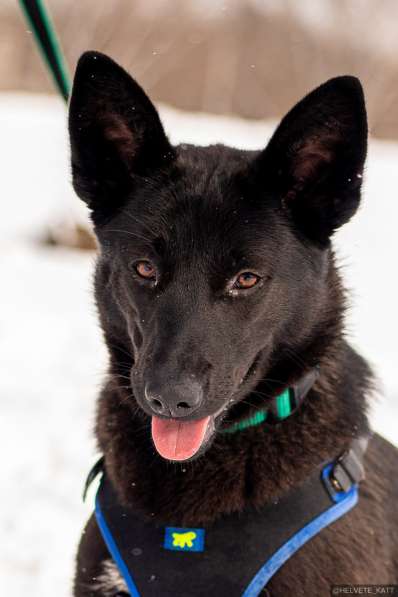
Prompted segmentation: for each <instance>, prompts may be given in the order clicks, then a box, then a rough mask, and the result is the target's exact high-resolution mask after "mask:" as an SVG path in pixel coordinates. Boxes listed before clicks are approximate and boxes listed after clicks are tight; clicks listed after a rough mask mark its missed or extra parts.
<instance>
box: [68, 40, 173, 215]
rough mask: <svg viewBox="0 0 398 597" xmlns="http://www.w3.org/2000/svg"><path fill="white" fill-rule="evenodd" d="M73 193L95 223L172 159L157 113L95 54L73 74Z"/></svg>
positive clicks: (120, 72) (82, 60)
mask: <svg viewBox="0 0 398 597" xmlns="http://www.w3.org/2000/svg"><path fill="white" fill-rule="evenodd" d="M69 134H70V142H71V158H72V175H73V185H74V188H75V190H76V192H77V194H78V195H79V197H80V198H81V199H83V201H85V202H86V203H87V204H88V206H89V207H90V208H91V210H92V212H93V219H94V221H96V220H97V221H98V220H99V219H100V218H101V217H107V216H108V215H111V214H112V213H113V211H115V210H116V208H117V207H118V205H120V204H121V203H122V202H123V200H124V198H125V197H126V196H127V194H128V193H129V192H131V191H132V189H133V188H134V183H135V180H136V179H137V178H138V177H142V176H148V175H150V174H152V173H156V172H157V171H158V170H159V169H161V168H164V167H166V166H167V165H168V164H169V163H170V162H171V161H172V160H173V159H174V149H173V148H172V146H171V145H170V143H169V141H168V139H167V137H166V134H165V132H164V130H163V127H162V124H161V122H160V119H159V115H158V113H157V110H156V108H155V107H154V105H153V104H152V102H151V101H150V99H149V98H148V96H147V95H146V93H145V92H144V90H143V89H142V88H141V87H140V86H139V85H138V83H137V82H136V81H135V80H134V79H133V78H132V77H131V76H130V75H129V74H128V73H127V72H126V71H125V70H123V69H122V68H121V67H120V66H119V65H118V64H116V62H114V61H113V60H112V59H111V58H109V57H108V56H105V55H104V54H101V53H99V52H85V53H84V54H83V55H82V56H81V58H80V60H79V62H78V64H77V68H76V74H75V78H74V82H73V90H72V96H71V100H70V108H69Z"/></svg>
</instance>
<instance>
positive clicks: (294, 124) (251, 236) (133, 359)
mask: <svg viewBox="0 0 398 597" xmlns="http://www.w3.org/2000/svg"><path fill="white" fill-rule="evenodd" d="M69 127H70V137H71V148H72V171H73V183H74V187H75V189H76V192H77V193H78V195H79V196H80V197H81V198H82V199H83V200H84V201H86V202H87V203H88V205H89V207H90V209H91V212H92V218H93V221H94V224H95V231H96V235H97V237H98V241H99V246H100V254H99V257H98V260H97V268H96V276H95V294H96V300H97V305H98V310H99V315H100V320H101V325H102V328H103V331H104V335H105V340H106V343H107V346H108V350H109V356H110V364H109V375H108V379H107V381H106V383H105V384H104V387H103V390H102V392H101V395H100V399H99V405H98V413H97V425H96V434H97V439H98V443H99V447H100V449H101V451H102V452H103V453H104V455H105V461H106V467H107V470H108V473H109V475H110V477H111V479H112V480H113V482H114V484H115V486H116V488H117V491H118V493H119V495H120V497H121V499H122V500H124V501H125V502H128V503H131V504H134V505H135V507H136V508H137V509H138V510H141V511H142V513H143V515H152V516H154V517H157V518H159V519H161V520H164V521H168V522H170V520H172V521H173V524H175V525H200V524H203V523H207V524H210V523H211V521H212V520H214V519H215V518H217V517H218V516H219V515H221V514H222V513H225V512H238V511H240V510H241V509H243V508H245V507H246V506H247V505H249V504H255V505H256V506H261V505H263V504H265V503H267V502H268V501H269V500H272V499H276V498H277V497H278V496H279V495H281V494H282V493H283V492H285V491H287V490H288V489H289V488H291V487H292V486H294V485H295V484H297V483H299V482H300V481H302V480H303V479H304V478H305V476H306V475H307V474H308V472H309V471H310V470H311V469H312V468H313V467H314V466H315V465H317V464H319V463H320V462H322V461H324V460H325V459H328V458H329V459H331V458H334V457H336V456H337V455H338V454H339V453H340V452H341V451H343V450H344V449H345V447H347V445H348V444H349V443H350V440H351V438H352V437H355V436H357V435H359V434H360V433H363V432H366V431H367V430H368V423H367V417H366V408H367V397H368V395H369V393H370V391H371V389H372V376H371V373H370V371H369V368H368V366H367V364H366V363H365V362H364V361H363V359H362V358H361V357H360V356H359V355H357V354H356V353H355V352H354V351H353V349H352V348H351V347H350V346H349V345H348V344H347V342H346V341H345V339H344V333H343V315H344V307H345V297H344V290H343V288H342V286H341V281H340V276H339V273H338V269H337V268H336V265H335V262H334V258H333V252H332V249H331V245H330V237H331V235H332V234H333V232H334V231H335V230H336V229H337V228H338V227H339V226H341V225H342V224H344V223H345V222H347V221H348V220H349V218H350V217H351V216H352V215H353V214H354V213H355V211H356V209H357V207H358V204H359V200H360V189H361V183H362V174H363V168H364V161H365V157H366V143H367V124H366V112H365V105H364V98H363V93H362V88H361V85H360V83H359V81H358V80H357V79H355V78H353V77H338V78H336V79H332V80H330V81H328V82H327V83H325V84H324V85H322V86H320V87H319V88H318V89H316V90H315V91H313V92H312V93H310V94H309V95H308V96H307V97H306V98H304V99H303V100H302V101H301V102H299V103H298V104H297V105H296V106H295V107H294V108H293V110H291V112H289V114H288V115H287V116H286V117H285V118H284V119H283V120H282V122H281V124H280V126H279V127H278V129H277V131H276V132H275V134H274V136H273V137H272V139H271V141H270V142H269V144H268V146H267V147H266V148H265V149H264V150H263V151H258V152H249V151H242V150H238V149H233V148H230V147H226V146H223V145H214V146H210V147H196V146H190V145H180V146H177V147H172V146H171V145H170V144H169V142H168V140H167V137H166V135H165V133H164V130H163V128H162V125H161V123H160V120H159V117H158V114H157V112H156V110H155V108H154V106H153V105H152V103H151V102H150V100H149V99H148V97H147V96H146V95H145V93H144V91H143V90H142V89H141V88H140V87H139V86H138V84H137V83H136V82H135V81H134V80H133V79H132V78H131V77H130V76H129V75H128V74H127V73H126V72H125V71H123V70H122V69H121V68H120V67H119V66H117V65H116V64H115V63H114V62H113V61H112V60H111V59H109V58H108V57H106V56H103V55H101V54H99V53H93V52H89V53H86V54H84V55H83V56H82V58H81V59H80V61H79V64H78V67H77V71H76V76H75V82H74V87H73V94H72V99H71V104H70V120H69ZM140 260H150V261H151V262H152V263H153V264H154V265H155V267H156V271H157V280H156V282H155V281H147V280H145V281H144V280H143V279H142V278H140V277H139V276H138V275H137V273H136V270H135V269H134V267H135V264H136V263H137V261H140ZM242 271H250V272H254V273H255V274H256V275H257V276H258V277H259V283H258V284H257V285H256V286H254V287H253V288H252V289H250V290H237V289H236V287H235V286H234V285H233V283H232V281H233V280H235V278H236V275H237V274H239V273H240V272H242ZM315 365H319V366H320V371H321V375H320V377H319V380H318V381H317V383H316V384H315V386H314V388H313V389H312V390H311V392H310V393H309V395H308V397H307V399H306V400H305V402H304V404H303V406H302V408H301V409H300V410H299V411H298V412H297V413H296V414H295V415H293V416H292V417H291V418H289V419H287V420H286V421H284V422H282V423H281V424H280V425H278V426H276V427H273V428H272V430H270V429H269V428H268V427H267V426H266V425H263V426H260V427H256V428H252V429H248V430H247V431H245V432H242V433H238V434H234V435H223V434H220V433H219V430H220V429H221V428H223V427H225V426H226V425H228V424H230V423H231V422H233V421H237V420H239V419H241V418H242V417H245V416H247V415H248V414H250V413H252V412H253V411H254V410H255V409H256V408H258V407H259V406H260V405H261V406H262V405H264V404H266V403H267V401H268V400H269V398H270V397H272V396H274V395H276V394H277V393H278V392H279V391H280V390H281V389H282V388H285V387H286V386H289V385H290V384H292V383H294V382H295V381H296V380H297V379H299V378H300V377H301V376H302V375H303V374H304V373H305V372H306V371H308V370H309V369H311V368H312V367H314V366H315ZM145 386H146V387H147V388H148V387H150V388H151V389H152V390H151V391H152V392H153V393H154V395H158V396H161V399H162V400H164V402H165V404H167V405H171V404H172V403H173V401H175V400H176V396H177V397H178V398H177V399H178V400H180V401H181V400H183V397H184V395H188V396H190V395H191V394H192V395H193V393H195V392H197V391H198V388H199V389H200V393H201V394H200V395H201V399H200V400H199V402H198V406H195V409H188V410H187V412H188V415H187V416H186V417H185V418H186V419H198V418H201V417H204V416H206V415H215V413H217V414H216V416H215V421H214V426H215V431H214V433H213V434H212V435H211V437H210V438H209V439H208V441H207V442H206V443H205V445H204V446H203V448H202V449H201V451H200V454H199V457H197V458H196V459H193V460H192V461H191V462H188V463H185V464H184V463H183V464H182V465H177V464H175V463H174V464H173V463H171V462H169V461H165V460H164V459H162V458H161V457H160V456H159V455H158V454H157V453H156V451H155V449H154V447H153V444H152V441H151V437H150V416H151V415H153V414H154V411H153V409H152V405H151V403H150V402H149V401H148V400H147V397H146V396H145ZM178 404H182V402H178ZM397 462H398V458H397V455H396V452H395V450H394V449H393V448H392V447H391V446H390V445H389V444H388V443H387V442H385V441H384V440H381V439H379V438H375V439H373V440H372V442H371V445H370V448H369V452H368V457H367V472H368V480H367V481H366V482H365V484H364V486H363V489H362V497H361V501H360V505H359V506H358V507H357V508H356V509H355V510H354V511H353V512H352V513H350V514H349V515H348V516H346V517H345V518H344V519H342V520H341V521H339V522H337V523H336V524H334V525H333V526H332V527H330V528H328V529H327V530H325V531H323V532H322V533H321V534H320V535H319V536H318V537H316V539H314V540H313V541H311V542H310V543H309V544H308V545H307V546H306V547H305V548H304V549H302V550H301V551H300V553H299V554H298V555H296V556H294V558H293V559H292V560H291V561H289V562H288V564H286V565H285V566H284V567H283V569H282V570H281V571H280V572H279V573H278V574H277V575H276V576H275V578H274V579H273V580H272V582H271V583H270V585H269V588H268V590H269V594H271V595H272V596H273V597H282V596H283V597H285V596H286V595H292V594H294V595H306V596H309V595H314V596H318V595H328V594H329V585H331V584H333V583H335V584H336V583H345V582H347V583H355V582H356V583H383V582H384V583H392V582H394V581H395V582H397V580H398V540H397V533H396V530H397V522H398V521H397V515H396V513H395V512H394V511H393V502H394V499H396V497H397V495H398V486H397V481H396V476H395V472H394V471H395V467H396V465H397ZM106 557H108V556H107V552H106V549H105V548H104V546H103V543H102V540H101V539H100V537H99V534H98V530H97V528H96V525H95V522H94V521H93V520H91V521H90V523H89V526H88V529H87V532H86V534H85V535H84V536H83V539H82V543H81V547H80V550H79V556H78V568H77V574H76V581H75V595H76V596H79V597H82V596H88V595H94V594H95V595H97V594H98V592H95V591H94V589H93V588H92V586H91V584H90V583H91V580H90V579H91V578H92V577H96V576H98V575H99V574H100V569H101V561H102V560H103V559H104V558H106Z"/></svg>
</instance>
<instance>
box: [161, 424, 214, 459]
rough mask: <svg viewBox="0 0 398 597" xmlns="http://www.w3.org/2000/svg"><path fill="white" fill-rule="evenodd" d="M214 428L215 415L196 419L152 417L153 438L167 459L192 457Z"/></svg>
mask: <svg viewBox="0 0 398 597" xmlns="http://www.w3.org/2000/svg"><path fill="white" fill-rule="evenodd" d="M213 430H214V417H210V416H208V417H204V418H203V419H197V420H195V421H181V419H159V418H158V417H152V439H153V443H154V444H155V448H156V450H157V451H158V452H159V454H160V455H161V456H163V458H166V459H167V460H175V461H183V460H188V459H189V458H192V457H193V456H194V455H195V454H196V453H197V452H199V450H200V448H201V447H202V446H203V445H204V444H205V443H206V442H207V440H208V439H209V437H210V435H211V434H212V431H213Z"/></svg>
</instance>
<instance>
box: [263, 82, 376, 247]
mask: <svg viewBox="0 0 398 597" xmlns="http://www.w3.org/2000/svg"><path fill="white" fill-rule="evenodd" d="M366 148H367V122H366V110H365V103H364V97H363V91H362V87H361V84H360V82H359V81H358V79H356V78H355V77H348V76H347V77H337V78H335V79H331V80H330V81H327V82H326V83H325V84H324V85H321V86H320V87H318V88H317V89H315V90H314V91H313V92H312V93H310V94H309V95H307V96H306V97H305V98H304V99H303V100H301V102H299V103H298V104H297V105H296V106H295V107H294V108H293V109H292V110H291V111H290V112H289V113H288V114H287V115H286V116H285V118H284V119H283V120H282V122H281V124H280V125H279V127H278V128H277V130H276V132H275V134H274V135H273V137H272V139H271V141H270V142H269V144H268V146H267V148H266V149H265V150H264V151H263V152H262V154H260V156H259V157H258V159H257V160H256V164H255V168H256V172H257V177H260V178H261V180H262V184H263V185H265V187H267V189H268V190H270V191H272V192H273V193H275V194H276V195H277V196H278V197H279V198H280V200H281V202H282V205H283V207H284V209H285V210H287V211H288V212H289V216H290V217H291V219H292V220H293V222H294V224H295V225H296V226H297V227H298V228H299V229H300V230H301V231H302V232H304V233H305V234H306V235H307V236H309V237H310V238H312V239H313V240H316V241H319V242H322V243H324V242H327V241H328V239H329V237H330V236H331V234H332V233H333V232H334V231H335V230H336V229H337V228H338V227H339V226H341V225H342V224H344V223H345V222H347V221H348V220H349V219H350V217H351V216H352V215H353V214H354V213H355V211H356V209H357V207H358V204H359V201H360V189H361V183H362V173H363V168H364V162H365V158H366ZM257 179H258V178H257Z"/></svg>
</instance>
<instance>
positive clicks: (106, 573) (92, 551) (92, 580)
mask: <svg viewBox="0 0 398 597" xmlns="http://www.w3.org/2000/svg"><path fill="white" fill-rule="evenodd" d="M73 595H74V597H128V596H129V592H128V590H127V587H126V584H125V582H124V580H123V578H122V576H121V575H120V573H119V570H118V568H117V566H116V565H115V564H114V562H113V560H112V558H111V556H110V554H109V552H108V550H107V548H106V545H105V543H104V541H103V539H102V536H101V534H100V532H99V529H98V526H97V523H96V520H95V518H94V516H92V517H91V518H90V520H89V521H88V523H87V526H86V528H85V529H84V531H83V535H82V538H81V541H80V545H79V550H78V554H77V565H76V573H75V582H74V592H73Z"/></svg>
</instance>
